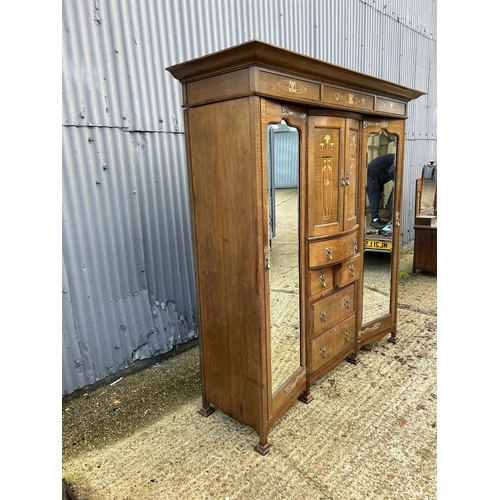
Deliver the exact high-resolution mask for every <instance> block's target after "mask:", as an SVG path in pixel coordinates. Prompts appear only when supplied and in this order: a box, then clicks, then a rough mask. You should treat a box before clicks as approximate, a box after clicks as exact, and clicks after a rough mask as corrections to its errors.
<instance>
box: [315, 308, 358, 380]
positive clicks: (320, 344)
mask: <svg viewBox="0 0 500 500" xmlns="http://www.w3.org/2000/svg"><path fill="white" fill-rule="evenodd" d="M355 341H356V315H355V314H353V315H351V316H350V317H349V318H348V319H346V320H345V321H343V322H342V323H340V324H338V325H336V326H334V327H333V328H332V329H330V330H328V331H327V332H325V333H323V334H322V335H320V336H319V337H317V338H315V339H314V340H312V341H311V355H312V360H311V373H314V372H315V371H317V370H319V369H320V368H321V367H322V366H324V365H326V364H327V363H329V362H330V361H332V360H333V359H335V358H336V357H337V356H338V355H339V354H341V353H342V352H344V351H345V350H346V349H349V348H350V347H352V346H353V345H354V343H355Z"/></svg>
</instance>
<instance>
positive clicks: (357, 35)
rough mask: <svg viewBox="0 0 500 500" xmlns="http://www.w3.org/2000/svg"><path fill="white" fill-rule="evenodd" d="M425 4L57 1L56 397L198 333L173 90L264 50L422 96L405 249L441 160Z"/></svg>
mask: <svg viewBox="0 0 500 500" xmlns="http://www.w3.org/2000/svg"><path fill="white" fill-rule="evenodd" d="M435 30H436V3H435V1H434V0H407V1H405V2H400V1H397V0H390V1H388V0H384V1H381V0H355V1H351V2H344V1H341V0H273V1H269V0H169V1H166V0H146V1H134V0H80V1H78V2H63V3H62V138H63V161H62V168H63V177H62V178H63V193H62V194H63V204H62V215H63V224H62V230H63V249H62V250H63V273H62V277H63V289H62V296H63V318H62V324H63V343H62V348H63V353H62V354H63V356H62V372H63V379H62V380H63V388H62V390H63V395H65V394H70V393H71V392H73V391H75V390H76V389H79V388H82V387H85V386H87V385H90V384H93V383H95V382H98V381H100V380H103V379H105V378H106V377H108V378H109V377H113V376H116V375H117V374H119V372H120V371H121V370H123V369H126V368H131V367H133V366H134V364H135V363H137V361H139V360H146V359H148V358H150V357H152V356H154V355H156V354H162V353H166V352H168V351H170V350H172V349H173V348H174V347H175V346H176V345H179V344H182V343H185V342H187V341H188V340H190V339H193V338H196V336H197V334H198V331H197V323H196V299H195V292H194V271H193V264H192V258H193V256H192V241H191V233H190V231H191V229H190V215H189V198H188V187H187V178H186V165H185V163H186V159H185V149H184V135H183V133H184V123H183V115H182V107H181V103H182V99H181V86H180V84H179V82H177V81H176V80H175V79H174V78H173V77H172V76H171V75H170V74H169V73H168V72H167V71H165V67H167V66H170V65H173V64H176V63H179V62H182V61H185V60H188V59H191V58H193V57H199V56H202V55H204V54H208V53H210V52H213V51H216V50H221V49H224V48H226V47H229V46H232V45H236V44H239V43H242V42H245V41H248V40H251V39H260V40H263V41H266V42H269V43H272V44H275V45H278V46H282V47H284V48H287V49H289V50H294V51H297V52H301V53H303V54H306V55H309V56H312V57H316V58H318V59H323V60H326V61H329V62H332V63H335V64H339V65H341V66H346V67H348V68H351V69H353V70H356V71H361V72H364V73H368V74H370V75H373V76H377V77H381V78H385V79H388V80H391V81H394V82H396V83H399V84H401V85H405V86H409V87H414V88H416V89H418V90H423V91H425V92H427V93H428V95H427V96H423V97H421V98H420V99H418V100H417V101H415V102H414V103H411V104H410V106H409V120H408V124H407V125H408V129H407V141H406V153H405V158H406V167H407V168H406V173H405V178H404V184H405V186H404V189H405V191H404V196H405V198H404V202H403V203H404V209H403V215H404V217H403V221H402V222H403V241H404V242H408V241H411V239H412V238H413V229H412V227H413V218H412V217H413V213H414V207H413V206H412V203H413V192H414V183H415V179H416V178H417V177H418V176H419V175H420V173H421V170H422V166H423V165H424V163H427V162H428V161H429V160H437V154H436V147H437V131H436V121H437V120H436V67H435V64H436V31H435Z"/></svg>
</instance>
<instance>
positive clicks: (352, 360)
mask: <svg viewBox="0 0 500 500" xmlns="http://www.w3.org/2000/svg"><path fill="white" fill-rule="evenodd" d="M360 361H361V360H360V359H359V358H358V357H357V356H355V355H354V354H351V355H350V356H349V357H348V358H347V362H348V363H351V365H357V364H358V363H359V362H360Z"/></svg>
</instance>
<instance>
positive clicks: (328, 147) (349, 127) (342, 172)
mask: <svg viewBox="0 0 500 500" xmlns="http://www.w3.org/2000/svg"><path fill="white" fill-rule="evenodd" d="M323 113H324V110H323ZM358 135H359V120H358V119H352V118H345V117H338V116H310V117H309V141H308V152H309V153H308V154H309V162H308V163H309V165H308V168H309V203H308V207H309V228H308V235H309V236H311V237H315V236H326V235H330V234H335V233H339V232H342V231H346V230H348V229H352V228H354V227H355V226H356V225H357V224H358V222H359V221H358V218H359V213H358V211H359V194H358V191H359V172H358V151H359V140H358Z"/></svg>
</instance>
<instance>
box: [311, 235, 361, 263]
mask: <svg viewBox="0 0 500 500" xmlns="http://www.w3.org/2000/svg"><path fill="white" fill-rule="evenodd" d="M357 253H358V231H354V232H353V233H351V234H348V235H344V236H338V237H336V238H331V239H329V240H323V241H317V242H315V243H309V267H322V266H326V265H328V264H335V263H337V262H340V261H342V260H346V259H348V258H349V257H353V256H354V255H356V254H357Z"/></svg>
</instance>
